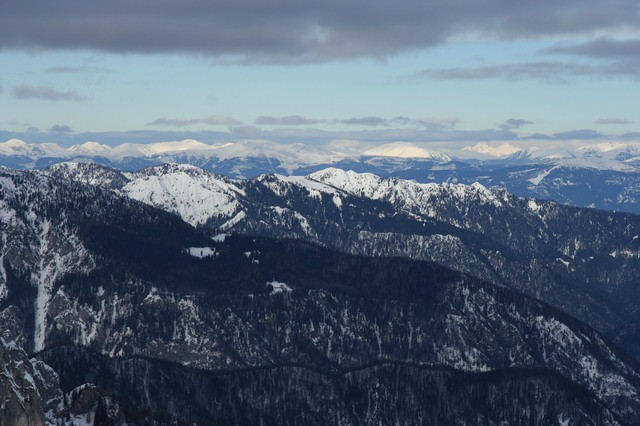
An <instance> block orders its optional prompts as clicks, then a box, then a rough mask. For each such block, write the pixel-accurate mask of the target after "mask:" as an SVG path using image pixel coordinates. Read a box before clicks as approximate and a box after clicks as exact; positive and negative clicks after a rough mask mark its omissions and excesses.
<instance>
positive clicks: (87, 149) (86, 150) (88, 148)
mask: <svg viewBox="0 0 640 426" xmlns="http://www.w3.org/2000/svg"><path fill="white" fill-rule="evenodd" d="M110 150H111V147H110V146H108V145H104V144H101V143H99V142H85V143H83V144H76V145H73V146H72V147H70V148H69V151H73V152H76V153H79V154H80V153H81V154H97V153H104V152H108V151H110Z"/></svg>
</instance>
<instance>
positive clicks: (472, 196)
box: [309, 168, 503, 216]
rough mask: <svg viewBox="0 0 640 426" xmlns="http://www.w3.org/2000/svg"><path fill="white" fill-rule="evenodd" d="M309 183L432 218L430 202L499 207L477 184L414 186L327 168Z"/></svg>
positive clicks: (498, 200) (497, 199) (490, 192)
mask: <svg viewBox="0 0 640 426" xmlns="http://www.w3.org/2000/svg"><path fill="white" fill-rule="evenodd" d="M309 177H310V178H311V179H313V180H317V181H319V182H323V183H326V184H329V185H331V186H333V187H335V188H338V189H341V190H343V191H345V192H347V193H349V194H353V195H355V196H359V197H365V198H369V199H373V200H384V201H389V202H391V203H392V204H395V205H400V206H401V207H402V208H403V209H407V210H409V211H414V212H419V213H420V214H426V215H429V216H434V215H435V214H434V210H433V203H434V200H437V199H443V198H450V197H453V198H454V199H456V202H458V203H459V204H460V205H462V204H464V203H466V202H468V201H474V202H479V203H481V204H492V205H494V206H496V207H500V206H501V205H502V203H503V200H502V199H501V195H500V194H499V193H496V192H495V191H493V190H490V189H488V188H486V187H484V186H483V185H481V184H479V183H474V184H472V185H464V184H449V183H442V184H435V183H417V182H414V181H411V180H404V179H397V178H383V177H380V176H377V175H374V174H371V173H356V172H353V171H345V170H342V169H337V168H328V169H325V170H320V171H318V172H315V173H312V174H311V175H309Z"/></svg>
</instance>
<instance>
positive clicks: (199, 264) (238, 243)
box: [0, 171, 640, 424]
mask: <svg viewBox="0 0 640 426" xmlns="http://www.w3.org/2000/svg"><path fill="white" fill-rule="evenodd" d="M105 173H107V172H105ZM153 173H154V172H152V173H151V174H150V176H153ZM116 177H118V176H116ZM125 177H126V176H125ZM109 179H111V178H109ZM127 179H130V177H127ZM107 180H108V179H107ZM111 181H113V179H111ZM262 181H268V178H266V177H265V178H262ZM257 182H260V181H257ZM87 183H89V182H87ZM223 184H224V185H226V186H227V187H226V190H227V192H225V194H227V195H229V194H232V193H237V194H240V195H242V193H244V194H245V195H244V196H246V197H247V199H258V198H257V196H256V197H253V196H252V195H251V193H252V191H259V190H260V191H263V195H264V197H265V199H269V200H273V199H277V198H276V195H272V194H276V192H277V191H281V190H282V189H283V188H284V189H287V191H289V190H290V189H289V188H294V189H295V188H297V187H296V186H295V185H294V184H292V183H290V182H289V183H287V185H289V186H279V185H272V186H268V185H266V184H265V185H263V186H258V183H255V185H257V187H256V189H252V188H249V187H237V186H236V188H235V189H233V188H231V186H232V185H234V186H235V185H236V183H235V182H233V181H223ZM220 187H221V188H224V186H223V185H222V184H221V185H220ZM260 188H262V189H260ZM312 189H314V188H312ZM120 191H122V189H120V190H118V191H113V190H111V189H106V188H103V187H102V186H101V185H87V184H86V183H80V182H75V181H73V180H70V179H68V178H64V177H62V176H59V175H48V174H42V173H37V172H15V171H3V172H2V174H1V175H0V211H1V214H0V220H2V228H1V229H2V240H1V241H2V247H1V250H0V254H1V256H2V257H1V262H0V264H1V265H2V271H1V272H2V273H1V274H0V278H1V279H2V283H0V284H1V289H2V290H1V291H0V294H1V295H2V304H1V305H0V309H1V312H0V325H1V326H2V328H3V329H4V330H5V331H4V336H3V337H4V339H5V340H7V341H15V342H16V344H18V345H21V346H23V347H24V348H26V349H27V350H28V351H29V352H31V353H32V355H33V356H35V357H36V359H39V360H42V361H44V362H46V363H50V365H51V366H52V367H54V369H55V370H56V371H57V372H58V373H59V374H60V379H59V380H60V384H61V388H62V390H60V392H63V393H66V394H67V395H69V394H70V393H73V390H74V389H77V392H76V393H75V394H74V395H76V396H75V397H74V398H75V399H74V402H77V401H81V402H83V403H82V404H80V406H81V407H85V409H84V411H83V410H82V409H80V408H76V409H75V411H74V413H75V414H73V416H85V417H86V416H91V417H92V418H95V417H98V418H107V419H117V418H127V419H129V420H130V421H132V422H143V421H144V419H156V420H158V421H161V420H162V421H164V420H167V421H168V420H181V421H203V422H204V421H208V422H213V423H216V422H218V421H220V419H222V418H228V419H231V420H230V422H232V423H231V424H234V423H233V422H236V423H235V424H243V423H244V424H248V423H252V422H253V421H254V420H255V419H260V418H262V419H264V420H265V422H266V423H269V422H271V423H272V424H275V423H278V422H283V421H289V422H291V423H293V422H296V421H297V420H300V419H304V420H308V421H309V422H315V423H325V420H326V421H328V422H329V423H334V424H361V423H367V424H373V423H377V422H383V423H385V422H387V421H388V420H389V419H398V421H400V422H403V421H406V422H418V423H419V422H423V423H424V424H434V423H436V424H437V423H438V422H440V423H441V424H446V423H447V422H450V421H453V422H467V423H469V422H477V421H480V422H484V423H487V424H490V423H491V422H493V421H504V422H507V423H519V422H523V421H530V422H532V423H533V424H545V422H546V423H548V422H551V423H553V421H556V422H558V423H559V422H563V421H565V420H566V419H574V418H575V419H581V418H584V419H591V420H592V421H593V422H594V423H605V424H606V423H610V424H616V423H619V424H636V423H637V422H638V421H640V418H638V413H640V396H639V395H640V375H639V373H638V366H637V364H636V362H635V361H633V360H632V359H631V358H629V357H628V356H627V355H626V354H625V353H624V352H622V351H620V350H619V349H618V348H617V347H616V346H615V345H614V344H612V343H611V342H610V341H609V340H608V339H606V338H604V337H603V336H602V335H600V334H599V333H598V332H596V331H594V330H593V329H592V328H591V327H590V326H588V325H586V324H584V323H582V322H580V321H578V320H576V319H574V318H572V317H571V316H570V315H567V314H566V313H564V312H562V311H560V310H558V309H557V308H554V307H552V306H549V305H547V304H546V303H544V302H540V301H537V300H535V299H533V298H530V297H528V296H525V295H522V294H520V293H519V292H516V291H514V290H513V289H510V288H509V287H505V286H496V285H494V284H492V283H491V282H488V281H485V280H481V279H479V278H477V277H474V276H471V275H469V274H465V273H462V272H460V271H454V270H451V269H449V268H446V267H444V266H440V265H438V264H435V263H431V262H425V261H416V260H411V259H408V258H388V257H382V258H380V257H363V256H359V255H350V254H345V253H342V252H337V251H332V250H330V249H328V248H323V247H320V246H318V245H316V244H311V243H308V242H302V241H294V240H290V239H283V240H273V239H269V238H262V237H258V236H256V235H254V236H251V235H249V236H221V235H216V236H215V237H214V238H211V237H210V236H207V234H206V231H207V228H206V227H201V228H200V229H198V228H194V227H193V226H190V225H189V224H187V223H185V222H183V221H182V220H181V219H180V218H179V217H177V216H175V215H172V214H169V213H167V212H164V211H162V210H159V209H157V208H155V207H152V206H148V205H145V204H143V203H140V202H138V201H136V200H133V199H131V198H130V197H128V196H125V195H124V194H122V193H121V192H120ZM287 191H284V192H281V193H280V196H281V197H282V198H281V199H282V200H285V199H289V198H290V199H291V200H295V197H293V196H292V197H289V196H288V195H287V194H288V192H287ZM295 191H297V193H298V195H299V196H300V199H299V200H298V201H296V203H300V204H304V203H305V202H306V203H307V204H308V205H309V203H310V202H311V200H312V199H319V202H320V203H321V205H326V206H327V208H326V212H328V213H327V214H337V215H338V216H339V213H338V212H336V211H334V210H332V208H329V207H328V206H329V204H330V205H333V206H335V207H336V208H337V207H338V206H339V205H342V206H343V209H344V210H345V211H347V210H348V211H349V212H348V213H343V215H342V216H343V217H349V215H351V216H352V217H353V218H354V219H353V220H352V221H347V222H343V223H341V222H338V221H336V222H335V223H336V224H337V225H338V226H342V225H344V224H349V225H354V226H355V225H356V224H357V223H361V224H365V225H366V223H367V222H366V221H361V222H356V218H358V217H364V218H367V217H370V218H373V216H374V215H375V214H377V215H380V214H382V215H387V216H388V217H394V218H397V219H393V220H392V223H393V221H395V220H397V221H398V222H397V223H396V225H393V226H398V230H399V231H400V230H401V229H403V226H404V225H403V224H406V226H409V227H414V228H410V229H419V228H420V227H421V226H422V224H424V227H425V228H427V227H428V226H437V227H441V228H439V229H444V230H449V232H451V233H453V232H457V233H458V235H461V236H465V235H473V236H474V238H478V242H477V244H478V245H479V247H482V248H483V249H485V250H489V249H498V248H500V247H504V248H502V250H508V247H506V246H505V245H500V243H499V242H496V241H481V239H480V236H481V235H482V234H479V233H474V232H471V231H469V230H465V229H462V228H458V227H454V226H453V225H451V224H447V223H444V222H442V221H438V220H437V219H430V218H422V219H420V220H418V219H416V217H418V218H419V216H417V215H415V214H412V213H408V212H399V211H395V210H393V209H391V208H390V206H389V204H388V203H385V202H384V201H381V200H367V199H363V198H362V197H357V196H353V195H349V194H347V193H346V192H344V191H339V190H336V189H335V188H334V189H332V191H333V192H332V193H331V194H330V195H327V193H325V192H320V191H319V196H318V195H316V194H315V193H313V194H314V195H312V196H303V195H304V193H305V192H306V193H307V194H311V192H310V191H309V189H308V187H301V188H300V189H299V190H298V189H295ZM251 197H253V198H251ZM338 199H339V200H340V201H337V200H338ZM194 201H197V200H194ZM244 202H245V201H242V203H244ZM282 202H283V203H284V201H282ZM238 203H240V201H238ZM242 203H240V204H239V205H240V206H242V205H243V204H242ZM292 203H293V201H292ZM341 203H342V204H341ZM357 203H362V204H361V206H363V208H356V207H358V206H359V204H357ZM352 205H353V208H352V207H351V206H352ZM347 206H349V207H347ZM364 206H366V207H367V208H366V209H365V208H364ZM255 208H256V209H258V210H259V209H261V208H262V209H264V210H265V211H276V209H274V208H267V207H264V203H263V204H260V203H256V206H255ZM280 208H282V209H284V207H280ZM307 208H313V205H311V207H307ZM241 211H244V210H238V212H236V213H235V214H234V215H233V217H237V215H238V214H239V212H241ZM230 214H231V213H230ZM245 214H246V215H247V217H251V216H250V215H251V214H253V213H252V212H251V211H249V210H247V213H245ZM299 214H301V215H302V213H299ZM305 214H308V215H309V216H310V214H309V213H307V211H305ZM292 215H293V217H295V214H294V213H292ZM320 216H321V215H320ZM233 217H232V218H233ZM264 217H267V218H268V217H269V216H264ZM378 217H379V216H378ZM243 220H244V219H241V220H240V221H239V223H240V222H242V221H243ZM273 220H274V222H275V219H273ZM318 220H319V221H320V219H318ZM371 220H372V219H371ZM412 220H413V222H412ZM298 223H300V222H298ZM330 226H331V225H327V227H330ZM366 226H371V227H377V226H380V227H383V226H385V223H384V222H383V221H380V222H377V223H375V224H371V225H366ZM276 229H282V230H283V229H284V226H283V227H281V228H276ZM341 232H343V233H345V234H346V231H339V232H338V233H337V235H340V233H341ZM343 235H344V234H343ZM346 235H348V234H346ZM465 238H466V237H465ZM469 238H470V239H471V237H469ZM442 247H443V249H445V248H446V246H444V245H443V246H442ZM33 362H35V361H33ZM83 365H84V366H87V367H86V368H78V366H83ZM89 366H96V367H95V368H89ZM194 377H198V378H197V379H196V378H194ZM400 380H402V383H403V387H402V389H400V388H399V387H398V386H397V385H396V383H400ZM90 383H93V385H90ZM194 383H195V384H194ZM192 384H193V386H192ZM79 387H80V388H79ZM167 388H170V390H169V389H167ZM180 389H185V392H187V394H186V396H185V395H184V394H183V393H182V392H180V391H179V390H180ZM231 389H233V392H232V391H231ZM310 389H311V390H313V389H316V390H325V391H322V392H320V391H318V392H316V391H310ZM442 389H451V392H450V393H445V394H442ZM318 394H321V395H325V396H326V399H320V400H318V398H317V397H316V395H318ZM79 395H81V396H79ZM265 395H272V399H264V396H265ZM425 395H432V396H429V401H435V403H434V404H426V403H425V402H424V400H423V398H425ZM539 395H546V396H545V397H544V398H540V397H539ZM187 396H188V399H189V401H188V402H185V399H186V398H187ZM65 398H66V397H65ZM202 401H209V403H208V404H207V403H205V402H202ZM216 401H218V402H220V401H224V402H225V403H222V402H220V403H218V402H216ZM285 401H291V403H290V404H289V403H287V402H285ZM513 401H515V402H513ZM267 402H272V403H271V404H267ZM515 403H517V404H518V405H517V407H519V408H518V409H515V408H514V407H515V405H514V404H515ZM184 404H187V405H186V406H185V405H184ZM41 405H42V406H45V404H44V403H41ZM63 405H64V404H63ZM68 405H69V404H68ZM116 405H117V406H118V407H119V408H118V409H116V408H115V406H116ZM76 407H78V405H77V404H76ZM186 407H192V408H193V410H192V411H188V409H187V408H186ZM522 407H526V408H525V409H524V411H526V413H527V414H522V411H523V408H522ZM485 408H486V410H487V411H485ZM59 413H62V414H56V413H55V412H51V413H49V414H46V412H45V415H46V416H48V417H47V418H49V419H53V418H56V416H59V415H64V416H67V417H69V418H70V416H72V414H68V415H67V414H64V413H70V411H68V410H67V411H66V412H65V411H64V410H63V411H60V412H59ZM189 413H192V414H189ZM229 413H234V414H233V415H231V416H229V415H228V414H229ZM235 413H238V414H235ZM478 413H481V416H482V418H481V419H480V420H478ZM105 416H106V417H105ZM234 416H235V417H234ZM242 416H245V417H242ZM581 416H582V417H581ZM552 418H553V419H554V420H553V421H552V420H551V419H552ZM131 419H133V420H131ZM394 421H395V420H394Z"/></svg>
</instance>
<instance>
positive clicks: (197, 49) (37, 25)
mask: <svg viewBox="0 0 640 426" xmlns="http://www.w3.org/2000/svg"><path fill="white" fill-rule="evenodd" d="M639 27H640V22H639V19H638V2H637V0H607V1H605V0H565V1H557V0H539V1H536V2H524V1H519V2H505V1H504V0H452V1H447V2H436V1H424V0H405V1H403V2H402V5H401V6H399V5H398V4H397V3H394V2H389V1H386V0H371V1H367V2H366V4H364V3H363V2H362V1H360V0H325V1H321V2H306V1H294V0H271V1H269V2H264V1H261V0H246V1H242V2H232V1H224V2H223V1H211V2H206V1H198V0H184V1H178V0H136V1H130V0H113V1H110V2H81V3H78V2H77V1H75V0H57V1H55V2H51V1H50V0H32V1H29V2H24V0H5V1H4V2H3V8H2V14H1V15H0V49H8V48H10V49H35V48H37V49H56V50H70V49H72V50H73V49H77V50H93V51H105V52H116V53H192V54H198V55H205V56H209V57H216V58H221V59H229V60H238V61H240V62H262V63H291V62H298V63H300V62H323V61H328V60H335V59H345V58H355V57H386V56H389V55H392V54H396V53H399V52H403V51H407V50H411V49H417V48H423V47H428V46H433V45H437V44H440V43H444V42H447V41H448V40H451V39H454V38H460V37H467V38H468V37H469V36H471V35H472V36H475V37H477V38H485V39H486V38H491V39H494V40H495V39H497V40H508V41H510V40H514V39H535V38H542V37H548V36H560V35H562V36H582V35H585V34H593V33H595V32H598V31H599V32H605V31H608V30H617V29H619V28H630V29H637V28H639ZM114 28H116V29H117V30H116V31H114V30H113V29H114Z"/></svg>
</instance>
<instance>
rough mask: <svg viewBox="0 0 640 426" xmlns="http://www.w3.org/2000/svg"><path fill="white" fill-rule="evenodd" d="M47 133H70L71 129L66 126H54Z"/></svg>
mask: <svg viewBox="0 0 640 426" xmlns="http://www.w3.org/2000/svg"><path fill="white" fill-rule="evenodd" d="M49 131H50V132H53V133H71V132H73V129H72V128H71V127H69V126H67V125H66V124H54V125H53V126H51V128H50V129H49Z"/></svg>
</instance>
